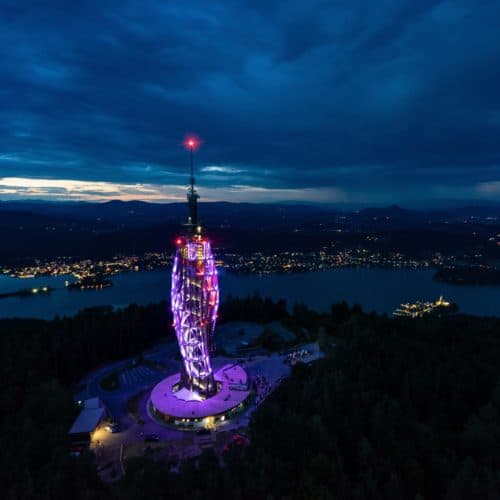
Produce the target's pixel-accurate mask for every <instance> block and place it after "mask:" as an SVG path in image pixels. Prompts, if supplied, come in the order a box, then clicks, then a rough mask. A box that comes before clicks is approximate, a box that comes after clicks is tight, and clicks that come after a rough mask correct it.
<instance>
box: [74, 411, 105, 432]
mask: <svg viewBox="0 0 500 500" xmlns="http://www.w3.org/2000/svg"><path fill="white" fill-rule="evenodd" d="M104 414H105V410H104V408H83V410H82V411H81V412H80V415H78V417H76V420H75V421H74V423H73V425H72V426H71V429H70V430H69V433H68V434H84V433H90V432H92V431H93V430H94V429H95V428H96V427H97V425H98V424H99V422H100V421H101V419H102V418H103V417H104Z"/></svg>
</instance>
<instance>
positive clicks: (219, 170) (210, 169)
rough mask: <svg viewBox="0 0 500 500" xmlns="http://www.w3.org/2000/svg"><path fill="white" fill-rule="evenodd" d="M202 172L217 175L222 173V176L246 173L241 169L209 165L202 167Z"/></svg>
mask: <svg viewBox="0 0 500 500" xmlns="http://www.w3.org/2000/svg"><path fill="white" fill-rule="evenodd" d="M201 171H202V172H216V173H220V174H238V173H240V172H244V170H241V169H239V168H234V167H223V166H218V165H209V166H206V167H202V169H201Z"/></svg>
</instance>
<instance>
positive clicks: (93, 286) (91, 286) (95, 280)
mask: <svg viewBox="0 0 500 500" xmlns="http://www.w3.org/2000/svg"><path fill="white" fill-rule="evenodd" d="M112 285H113V282H112V281H111V280H110V279H108V278H105V277H104V276H103V275H102V274H95V275H89V276H83V277H81V278H80V279H79V280H78V281H75V282H73V283H68V282H66V288H68V289H69V290H102V289H103V288H109V287H110V286H112Z"/></svg>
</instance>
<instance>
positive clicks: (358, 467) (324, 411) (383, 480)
mask: <svg viewBox="0 0 500 500" xmlns="http://www.w3.org/2000/svg"><path fill="white" fill-rule="evenodd" d="M220 316H221V318H224V319H225V320H226V321H229V320H234V319H238V320H246V321H260V322H267V321H274V320H279V321H282V322H284V323H285V324H287V325H288V326H290V327H291V328H293V329H294V331H296V332H297V334H298V335H299V338H300V335H302V336H303V338H304V340H305V339H307V340H314V339H316V340H317V341H318V342H319V343H320V346H321V347H322V349H323V350H324V352H325V354H326V356H325V358H324V359H323V360H320V361H318V362H315V363H313V364H311V365H310V366H306V365H297V366H296V367H295V368H294V370H293V372H292V376H291V377H290V378H289V379H288V380H287V381H285V382H284V383H283V384H282V385H281V386H280V388H279V389H278V390H277V391H276V392H275V393H274V394H273V395H272V396H271V397H270V398H268V399H267V400H266V402H265V403H264V404H263V405H262V406H261V407H260V408H259V409H258V410H257V411H256V412H255V413H254V415H253V417H252V419H251V422H250V427H249V430H248V433H249V437H250V441H251V443H250V445H249V446H248V447H247V448H245V449H243V450H236V449H235V450H232V451H231V452H230V453H228V454H227V455H226V456H225V458H224V461H223V463H221V461H220V460H219V458H218V457H215V456H214V455H213V454H212V453H211V452H210V451H208V452H205V453H204V454H203V455H202V456H201V457H199V458H198V459H195V460H191V461H188V462H185V463H184V464H183V466H182V467H181V469H180V471H179V472H175V473H174V472H170V471H169V467H168V464H166V463H164V462H154V461H152V460H149V459H146V458H144V459H138V460H135V461H131V462H130V463H129V464H128V467H127V474H126V475H125V477H124V478H123V479H121V480H120V481H118V482H117V483H114V484H113V485H110V486H109V485H104V484H102V483H101V482H100V480H99V479H98V477H97V474H96V471H95V468H94V465H93V462H92V456H91V455H90V454H88V455H86V456H83V457H79V458H74V457H70V456H69V454H68V441H67V434H66V433H67V430H68V428H69V426H70V424H71V422H72V420H73V418H74V417H75V415H76V413H77V409H76V407H75V405H74V404H73V401H72V397H71V395H72V391H73V390H74V389H75V388H76V386H75V384H77V383H78V380H79V379H80V378H81V377H82V376H83V375H85V374H86V373H87V372H88V371H90V370H93V369H94V368H96V367H98V366H99V365H101V364H104V363H106V362H109V361H111V360H116V359H121V358H125V357H129V356H134V355H136V354H138V353H140V352H141V351H142V350H144V349H146V348H148V347H149V346H151V345H153V344H154V343H155V342H158V341H162V340H166V339H167V338H168V337H169V336H173V332H172V329H171V326H170V324H171V322H170V317H169V314H168V307H167V304H165V303H161V304H152V305H149V306H145V307H140V306H136V305H131V306H129V307H127V308H125V309H121V310H113V309H111V308H107V307H100V308H93V309H87V310H84V311H82V312H81V313H79V314H77V315H76V316H75V317H73V318H55V319H54V320H52V321H38V320H21V319H12V320H1V321H0V343H1V349H0V356H1V363H0V377H1V378H0V385H1V396H0V398H1V410H2V411H1V417H0V418H1V424H2V425H1V430H0V432H1V440H2V446H1V447H0V461H1V467H0V485H1V486H0V493H1V496H2V498H6V499H23V498H37V499H58V498H68V497H69V498H76V499H80V498H81V499H101V498H111V499H129V498H130V499H135V498H150V499H162V498H169V499H176V498H190V499H212V498H213V499H216V498H217V499H221V498H232V499H236V500H238V499H260V498H262V499H269V500H278V499H309V498H314V499H389V500H390V499H411V500H417V499H418V500H422V499H434V498H443V499H464V500H465V499H476V498H481V499H495V498H500V496H499V492H500V366H499V363H498V359H500V319H498V318H479V317H472V316H466V315H454V316H447V317H443V318H427V319H420V320H401V319H391V318H388V317H387V316H384V315H377V314H374V313H370V314H368V313H364V312H363V311H362V310H361V308H360V307H359V306H354V307H349V306H348V305H347V304H345V303H340V304H334V305H332V307H331V310H330V311H329V312H328V313H324V314H319V313H316V312H314V311H312V310H310V309H308V308H307V307H305V306H303V305H300V304H299V305H295V306H294V307H293V308H291V309H288V308H287V305H286V303H285V302H283V301H279V302H273V301H271V300H270V299H264V298H261V297H260V296H258V295H254V296H252V297H249V298H247V299H234V298H229V299H228V301H227V302H226V303H224V304H223V305H222V307H221V315H220Z"/></svg>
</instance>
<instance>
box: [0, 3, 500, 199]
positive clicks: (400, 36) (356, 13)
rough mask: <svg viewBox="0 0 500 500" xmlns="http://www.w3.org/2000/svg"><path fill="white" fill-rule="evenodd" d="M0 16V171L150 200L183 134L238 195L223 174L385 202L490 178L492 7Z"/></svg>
mask: <svg viewBox="0 0 500 500" xmlns="http://www.w3.org/2000/svg"><path fill="white" fill-rule="evenodd" d="M4 4H5V3H4ZM0 13H1V14H3V15H1V16H0V47H2V48H0V50H1V51H2V65H1V66H0V78H1V81H2V88H1V89H0V175H3V176H4V177H23V178H46V179H74V180H79V181H82V182H93V183H95V182H104V183H111V184H112V185H120V186H131V185H135V184H138V185H154V186H156V187H155V188H154V189H155V190H159V192H160V195H161V192H162V189H164V188H163V187H161V186H162V185H174V186H175V185H182V184H183V183H185V182H186V175H187V171H188V170H187V168H188V158H187V155H186V152H185V151H184V149H183V148H182V147H181V142H182V138H183V137H184V134H185V133H186V132H188V131H194V132H197V133H198V134H199V135H200V136H201V137H202V138H203V142H204V144H203V147H202V148H201V149H200V151H199V152H198V153H197V157H196V165H204V167H202V168H201V169H200V170H199V171H198V172H199V174H197V178H198V177H199V178H200V181H203V182H205V183H206V184H205V185H206V186H207V187H210V189H215V188H220V189H221V190H222V191H221V193H222V192H223V191H224V190H225V191H224V192H225V193H226V194H227V195H228V196H229V195H231V196H236V195H241V196H247V195H248V191H245V190H240V191H239V192H236V191H234V189H235V188H234V186H233V184H234V183H235V179H234V177H233V176H234V175H238V181H237V182H238V183H240V184H241V185H248V186H261V187H263V188H265V189H268V190H269V193H266V194H265V196H266V197H267V196H273V195H274V196H276V197H277V198H276V199H278V198H279V197H280V196H287V195H288V194H290V193H289V192H288V191H287V190H292V193H291V194H294V195H296V196H300V193H299V191H300V190H302V189H305V190H306V191H305V193H307V196H306V197H308V198H309V197H312V196H313V195H317V196H318V197H320V198H321V199H322V197H324V196H326V195H324V194H323V191H322V190H325V189H331V190H335V189H340V190H341V191H342V193H344V195H345V196H347V197H349V198H350V199H357V197H359V196H362V197H363V198H364V199H370V197H371V198H373V199H375V198H377V199H385V200H388V201H390V200H393V199H394V197H396V196H397V197H405V196H410V194H409V193H421V195H422V196H424V197H428V196H432V195H433V194H432V193H434V192H436V191H433V189H431V188H432V186H435V187H436V189H437V188H439V187H440V186H446V185H447V183H448V185H449V189H448V191H447V192H449V196H450V197H454V196H456V194H457V193H460V192H462V190H465V189H468V188H469V186H471V185H476V184H478V185H480V184H482V183H489V182H491V181H492V179H497V178H498V177H496V175H497V171H495V169H496V168H498V167H496V166H497V165H499V164H500V143H499V141H498V136H499V134H500V120H499V119H498V114H499V110H500V94H499V93H498V88H500V67H499V66H498V65H496V64H494V61H498V60H499V59H500V32H499V30H498V26H497V24H498V23H497V19H498V18H499V16H500V5H499V4H498V2H484V3H482V4H481V8H478V7H477V2H474V1H473V0H464V1H462V2H460V3H458V2H451V1H434V0H422V1H421V2H414V1H410V0H387V1H384V2H383V3H380V2H378V3H377V2H361V1H359V0H355V1H352V0H349V1H347V0H340V1H338V2H325V1H324V0H311V1H305V0H300V1H299V0H290V1H288V2H277V1H274V0H267V1H265V2H262V1H261V2H258V1H255V2H243V3H241V2H232V1H229V0H222V1H219V2H206V1H202V0H193V1H191V2H189V5H187V4H186V3H185V2H180V1H172V2H164V1H161V0H143V1H138V0H124V1H120V2H118V1H111V2H100V1H98V0H90V1H89V2H62V1H61V0H51V1H48V2H43V5H42V4H41V3H39V2H32V3H28V4H26V3H23V4H22V5H21V3H16V2H7V3H6V4H5V5H2V7H0ZM464 33H467V36H464ZM231 186H233V187H231ZM428 188H429V189H428ZM6 189H7V188H6ZM9 189H10V188H9ZM230 189H233V191H231V190H230ZM308 190H310V191H308ZM120 192H121V191H120ZM113 193H114V192H113ZM230 193H231V194H230ZM254 194H256V193H254ZM9 195H12V193H10V194H9ZM24 195H25V194H24V192H21V191H20V192H19V196H24ZM112 195H113V194H112V193H111V192H110V193H109V196H112ZM478 195H480V196H484V197H487V196H495V191H491V190H488V189H480V190H478ZM262 196H264V195H262ZM412 196H413V195H412Z"/></svg>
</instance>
